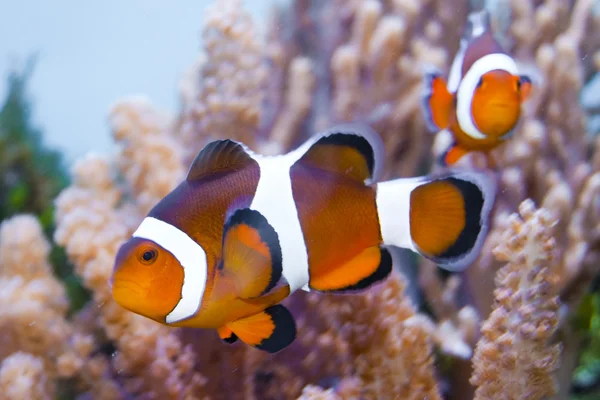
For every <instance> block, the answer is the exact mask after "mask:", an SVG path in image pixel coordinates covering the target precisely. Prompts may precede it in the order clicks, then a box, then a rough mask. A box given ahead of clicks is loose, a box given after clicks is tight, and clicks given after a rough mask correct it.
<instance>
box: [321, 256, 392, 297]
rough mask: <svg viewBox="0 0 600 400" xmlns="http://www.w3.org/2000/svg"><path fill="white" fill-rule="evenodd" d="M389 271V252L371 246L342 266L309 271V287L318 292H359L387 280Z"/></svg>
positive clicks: (390, 258)
mask: <svg viewBox="0 0 600 400" xmlns="http://www.w3.org/2000/svg"><path fill="white" fill-rule="evenodd" d="M391 271H392V256H391V255H390V253H389V251H388V250H387V249H385V248H383V247H379V246H373V247H369V248H367V249H365V250H363V251H362V252H361V253H359V254H358V255H357V256H355V257H354V258H352V259H351V260H349V261H347V262H345V263H343V264H342V265H338V266H334V267H331V268H327V269H326V270H323V271H318V270H315V269H311V271H310V282H309V287H310V288H311V290H316V291H319V292H338V293H339V292H352V291H359V290H363V289H366V288H368V287H369V286H371V285H373V284H375V283H377V282H379V281H381V280H383V279H385V278H387V276H388V275H389V274H390V272H391Z"/></svg>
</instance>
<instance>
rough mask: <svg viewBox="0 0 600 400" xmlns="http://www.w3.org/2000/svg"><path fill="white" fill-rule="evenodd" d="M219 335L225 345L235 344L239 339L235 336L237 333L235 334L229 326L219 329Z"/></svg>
mask: <svg viewBox="0 0 600 400" xmlns="http://www.w3.org/2000/svg"><path fill="white" fill-rule="evenodd" d="M217 333H218V334H219V337H220V338H221V340H222V341H224V342H225V343H229V344H233V343H235V342H237V340H238V337H237V336H236V335H235V333H233V331H232V330H231V329H229V328H228V327H227V326H222V327H220V328H219V329H217Z"/></svg>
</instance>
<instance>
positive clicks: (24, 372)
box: [0, 352, 56, 400]
mask: <svg viewBox="0 0 600 400" xmlns="http://www.w3.org/2000/svg"><path fill="white" fill-rule="evenodd" d="M55 391H56V388H55V387H54V382H53V381H52V380H50V379H49V377H48V374H47V371H46V369H45V367H44V361H43V360H42V359H40V358H39V357H35V356H32V355H31V354H27V353H21V352H17V353H14V354H12V355H11V356H9V357H7V358H5V359H4V360H3V361H2V363H1V364H0V399H2V400H20V399H39V400H51V399H53V398H54V395H55Z"/></svg>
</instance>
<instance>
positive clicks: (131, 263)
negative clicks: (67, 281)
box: [111, 124, 496, 352]
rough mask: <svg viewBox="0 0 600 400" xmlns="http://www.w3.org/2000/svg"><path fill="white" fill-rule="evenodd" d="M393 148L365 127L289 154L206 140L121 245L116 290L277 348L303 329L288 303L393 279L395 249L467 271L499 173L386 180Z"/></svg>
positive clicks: (151, 307)
mask: <svg viewBox="0 0 600 400" xmlns="http://www.w3.org/2000/svg"><path fill="white" fill-rule="evenodd" d="M382 148H383V143H382V142H381V139H380V138H379V136H378V135H377V134H375V132H374V131H372V130H371V129H370V128H369V127H367V126H363V125H354V124H349V125H341V126H337V127H335V128H333V129H330V130H328V131H325V132H323V133H321V134H319V135H316V136H315V137H313V138H312V139H310V140H309V141H307V142H305V143H304V144H303V145H302V146H300V147H299V148H297V149H296V150H294V151H292V152H290V153H288V154H286V155H281V156H272V157H266V156H260V155H258V154H255V153H253V152H252V151H250V150H249V149H248V148H247V147H245V146H244V145H243V144H241V143H238V142H234V141H231V140H217V141H214V142H211V143H209V144H208V145H207V146H206V147H205V148H204V149H203V150H201V151H200V153H199V154H198V155H197V156H196V158H195V160H194V161H193V163H192V165H191V167H190V170H189V173H188V175H187V177H186V179H185V180H184V181H183V182H182V183H181V184H180V185H179V186H178V187H177V188H175V189H174V190H173V191H172V192H171V193H170V194H168V195H167V196H166V197H165V198H164V199H162V200H161V201H160V202H159V203H158V204H157V205H156V206H155V207H154V208H153V209H152V210H151V211H150V213H149V214H148V216H147V217H146V218H145V219H144V220H143V221H142V223H141V224H140V226H139V227H138V229H137V230H136V231H135V233H133V236H132V237H131V238H130V239H129V240H128V241H127V242H125V243H124V244H123V245H122V247H121V248H120V249H119V251H118V253H117V256H116V262H115V266H114V271H113V276H112V278H111V285H112V295H113V297H114V299H115V300H116V301H117V303H118V304H120V305H121V306H122V307H124V308H126V309H128V310H130V311H132V312H135V313H137V314H141V315H143V316H146V317H148V318H151V319H153V320H155V321H157V322H160V323H162V324H166V325H171V326H182V327H197V328H210V329H217V331H218V334H219V336H220V337H221V339H222V340H224V341H226V342H230V343H232V342H235V341H236V340H237V339H240V340H241V341H242V342H244V343H246V344H248V345H251V346H254V347H256V348H259V349H262V350H264V351H268V352H277V351H279V350H281V349H283V348H284V347H286V346H288V345H289V344H290V343H291V342H292V341H293V340H294V338H295V336H296V326H295V322H294V318H293V317H292V315H291V314H290V312H289V311H288V310H287V309H286V308H285V307H284V306H283V305H280V304H279V303H280V302H281V301H282V300H284V299H285V298H286V297H288V296H289V295H290V294H291V293H293V292H294V291H296V290H298V289H304V290H308V291H310V290H314V291H319V292H338V293H342V292H352V291H358V290H361V289H365V288H367V287H369V286H370V285H372V284H374V283H376V282H378V281H381V280H383V279H385V278H386V277H387V276H388V274H389V273H390V271H391V269H392V258H391V255H390V252H389V250H388V249H387V248H386V246H398V247H403V248H408V249H412V250H413V251H417V252H419V253H421V254H423V255H424V256H425V257H427V258H429V259H432V260H434V261H435V262H437V263H438V264H440V265H441V266H442V267H444V268H446V269H450V270H461V269H463V268H466V267H467V266H468V265H469V264H470V263H472V262H473V261H474V259H475V257H477V255H478V253H479V250H480V248H481V245H482V241H483V239H484V237H485V235H486V232H487V230H488V228H487V220H488V215H489V212H490V209H491V208H492V205H493V203H494V198H495V191H496V186H495V183H494V181H493V180H491V179H489V178H488V177H487V176H486V175H484V174H483V173H474V172H456V173H447V174H446V175H443V176H437V177H433V176H430V177H418V178H411V179H396V180H391V181H387V182H381V183H376V182H377V179H378V177H379V176H380V173H381V170H382V164H381V162H382V160H383V157H382V156H383V155H382Z"/></svg>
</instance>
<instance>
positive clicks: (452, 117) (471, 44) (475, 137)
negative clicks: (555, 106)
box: [422, 10, 532, 165]
mask: <svg viewBox="0 0 600 400" xmlns="http://www.w3.org/2000/svg"><path fill="white" fill-rule="evenodd" d="M424 87H425V90H424V94H423V97H422V109H423V113H424V116H425V120H426V122H427V126H428V128H429V129H430V130H431V131H432V132H434V133H436V132H439V131H442V130H448V131H449V132H450V133H451V135H452V137H453V142H452V144H451V146H450V147H449V148H448V149H447V151H446V152H445V153H444V154H443V156H442V160H441V161H442V163H443V164H445V165H452V164H454V163H456V162H457V161H458V160H459V159H460V158H461V157H462V156H463V155H465V154H467V153H469V152H471V151H479V152H484V153H486V154H487V153H489V151H491V150H492V149H494V148H496V147H497V146H498V145H500V144H501V143H503V142H504V141H505V140H506V139H508V138H509V137H510V136H511V134H512V132H513V130H514V129H515V127H516V125H517V123H518V121H519V118H520V116H521V104H522V103H523V102H524V101H525V100H527V98H528V96H529V94H530V92H531V89H532V82H531V79H530V78H529V77H528V76H526V75H519V73H518V68H517V65H516V63H515V61H514V60H513V58H512V57H511V56H509V55H508V54H507V53H506V52H505V51H504V50H503V49H502V47H501V46H500V44H499V43H498V41H497V40H496V39H495V38H494V36H493V34H492V32H491V30H490V24H489V15H488V13H487V11H485V10H484V11H478V12H473V13H471V14H470V15H469V24H468V29H467V30H466V31H465V34H464V36H463V38H462V39H461V43H460V48H459V50H458V53H457V54H456V56H455V58H454V61H453V62H452V66H451V68H450V73H449V77H448V82H447V83H446V81H445V79H444V77H443V76H442V74H441V73H440V72H439V71H437V70H434V69H430V70H428V71H427V72H426V73H425V82H424ZM491 161H493V160H491Z"/></svg>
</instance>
